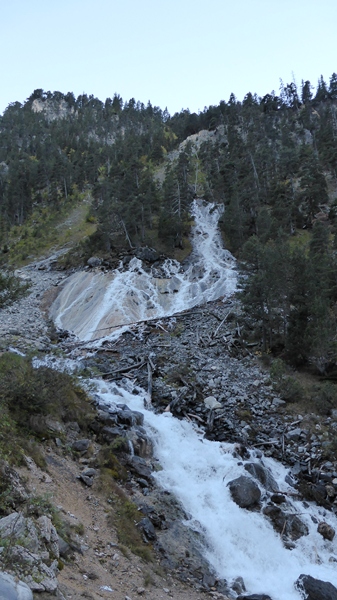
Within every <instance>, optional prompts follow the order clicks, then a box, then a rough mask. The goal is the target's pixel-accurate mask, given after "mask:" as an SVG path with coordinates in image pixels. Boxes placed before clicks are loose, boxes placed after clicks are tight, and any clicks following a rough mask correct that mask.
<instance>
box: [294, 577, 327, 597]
mask: <svg viewBox="0 0 337 600" xmlns="http://www.w3.org/2000/svg"><path fill="white" fill-rule="evenodd" d="M295 587H296V589H297V590H298V591H299V592H300V594H301V596H302V598H303V600H337V589H336V588H335V587H334V586H333V585H332V584H331V583H329V582H328V581H321V580H320V579H314V577H311V576H310V575H300V576H299V578H298V579H297V581H296V583H295Z"/></svg>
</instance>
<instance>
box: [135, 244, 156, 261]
mask: <svg viewBox="0 0 337 600" xmlns="http://www.w3.org/2000/svg"><path fill="white" fill-rule="evenodd" d="M136 257H137V258H139V260H146V261H147V262H150V263H152V262H155V261H156V260H158V258H159V254H158V252H157V251H156V250H154V249H153V248H148V247H145V248H137V250H136Z"/></svg>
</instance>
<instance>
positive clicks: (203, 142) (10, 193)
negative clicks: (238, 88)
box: [0, 74, 337, 600]
mask: <svg viewBox="0 0 337 600" xmlns="http://www.w3.org/2000/svg"><path fill="white" fill-rule="evenodd" d="M195 198H198V199H199V201H200V202H201V199H204V202H206V203H216V204H220V205H223V207H224V213H223V216H222V217H221V221H220V227H221V232H222V237H223V241H224V243H225V245H226V247H227V248H229V249H230V251H231V252H232V253H233V254H234V256H235V257H236V258H237V259H238V261H239V262H238V271H239V279H240V283H239V288H240V290H239V292H238V293H237V295H236V297H235V299H234V298H233V299H232V300H230V301H228V303H227V304H224V303H223V302H222V301H219V302H218V301H212V302H209V303H205V304H204V305H202V306H201V308H200V310H199V309H198V308H194V307H193V306H192V309H191V311H187V312H186V314H185V312H184V311H183V312H182V313H180V314H179V315H178V316H177V317H173V318H171V317H167V320H164V321H160V322H158V323H157V322H149V323H148V324H147V325H146V324H145V325H140V326H138V325H136V324H135V325H134V327H131V328H130V331H128V332H126V334H125V335H123V336H122V337H121V338H120V339H119V340H118V341H116V342H115V343H114V344H109V343H107V344H106V345H105V346H102V348H101V349H100V350H99V351H97V352H96V353H95V356H93V355H92V354H93V353H92V349H89V351H87V350H88V349H86V347H85V345H83V344H82V343H79V340H76V339H75V338H74V337H73V336H72V335H71V334H70V333H69V332H67V331H60V330H57V328H56V327H55V325H54V324H53V323H52V322H51V321H50V320H49V319H48V310H49V306H50V304H51V303H52V301H53V299H54V298H55V296H56V295H57V294H58V292H59V289H60V288H61V287H62V285H63V283H64V280H65V279H66V278H67V277H68V275H69V274H70V273H73V272H74V270H79V269H81V268H85V269H86V271H89V275H91V270H92V274H93V275H94V274H95V275H97V276H100V277H101V278H102V279H103V277H104V276H105V275H106V274H107V275H108V276H111V275H112V271H113V269H115V268H117V267H118V268H119V269H120V272H121V273H122V272H124V271H126V270H127V269H128V265H129V263H130V262H131V261H132V260H133V259H134V258H137V259H138V260H141V261H142V269H144V273H145V274H146V275H147V274H149V273H151V272H152V269H153V270H154V272H155V271H156V272H157V275H156V277H157V278H158V277H159V278H163V277H164V278H165V277H166V275H165V274H164V275H163V272H164V271H163V270H162V269H163V261H164V259H165V257H171V258H176V259H178V260H180V261H181V262H182V264H183V267H182V269H185V268H186V264H187V263H186V262H183V261H186V257H188V256H189V253H190V251H191V242H190V239H189V234H190V232H191V227H192V226H193V219H192V211H191V203H192V201H193V199H195ZM212 210H213V209H212ZM336 211H337V76H336V74H333V75H332V77H331V79H330V81H329V84H327V83H325V82H324V81H323V79H322V78H321V79H320V80H319V83H318V86H317V89H316V90H315V92H314V93H313V89H312V86H311V84H310V82H302V86H301V90H298V89H297V87H296V85H295V84H294V83H291V84H287V85H283V83H281V89H280V94H279V96H277V95H276V94H275V93H274V92H272V93H271V94H268V95H267V96H265V97H264V98H259V97H257V96H253V95H252V94H249V93H248V94H247V95H246V97H245V98H244V100H243V102H239V101H237V100H236V98H235V97H234V96H233V95H232V96H231V97H230V99H229V101H228V102H224V101H222V102H220V104H219V105H218V106H211V107H208V108H205V110H204V111H203V112H202V113H199V114H198V115H197V114H191V113H190V112H189V111H182V112H181V113H177V114H175V115H173V116H171V115H169V114H168V113H167V111H162V110H161V109H160V108H158V107H153V106H152V105H151V104H150V103H149V104H148V105H147V106H144V105H142V104H140V103H137V102H136V101H135V100H134V99H131V100H129V101H127V102H124V101H123V100H122V98H121V97H120V96H118V95H115V96H114V97H113V99H109V98H108V99H107V100H106V101H105V102H104V103H103V102H101V101H100V100H98V99H97V98H94V97H92V96H90V97H87V96H86V95H82V96H79V97H78V98H77V99H75V97H74V96H73V94H72V93H68V94H62V93H60V92H54V93H51V92H44V91H43V90H35V91H34V93H33V94H32V95H31V96H30V98H28V99H27V101H26V102H25V103H24V104H23V105H21V104H19V103H13V104H11V105H10V106H9V107H8V108H7V110H6V111H5V112H4V114H3V116H1V117H0V246H1V256H0V261H1V268H2V275H1V279H0V325H1V332H2V333H1V337H0V349H1V353H0V375H1V377H0V404H1V409H2V414H3V419H2V423H1V426H0V459H1V465H0V467H1V471H2V487H1V490H0V517H1V518H0V529H1V522H2V521H3V518H5V519H8V522H7V521H6V522H5V523H3V522H2V525H3V529H2V530H1V532H0V533H1V536H0V537H1V540H0V546H1V548H3V549H2V550H1V552H0V562H1V566H2V569H9V570H10V569H11V568H12V566H13V564H18V568H17V570H15V569H13V573H15V574H18V575H19V577H20V579H22V580H23V581H26V582H27V583H28V584H29V587H30V588H31V589H32V590H33V591H34V594H35V596H36V597H39V598H40V599H41V600H46V599H47V598H49V597H50V594H53V593H54V592H55V593H56V594H57V597H58V598H59V600H64V598H66V597H69V596H72V597H73V598H80V597H87V598H91V599H94V600H98V598H106V597H110V596H109V594H111V593H112V592H111V591H110V588H111V589H114V593H115V596H114V597H117V598H119V599H120V600H126V599H129V598H130V597H131V598H132V600H133V599H134V598H135V597H138V596H144V597H147V598H149V600H151V599H153V600H154V599H155V598H159V597H166V596H167V595H169V596H171V597H174V598H177V599H179V600H185V599H187V598H195V600H199V598H201V595H202V596H203V597H204V596H205V595H207V596H209V597H213V598H231V599H232V598H236V597H237V596H238V594H239V595H240V594H244V591H245V589H244V584H243V585H242V582H241V581H239V580H240V577H239V578H237V580H235V581H230V582H228V581H225V580H224V579H218V578H217V577H215V575H214V572H213V570H212V568H210V565H209V563H208V562H207V561H206V560H205V559H204V558H202V555H201V554H200V549H199V548H200V539H199V537H198V535H199V533H200V532H199V533H198V535H197V534H196V532H195V530H194V529H193V527H192V528H189V527H185V526H182V525H181V521H182V520H184V519H187V520H188V515H186V514H185V512H184V507H183V506H181V505H180V504H179V502H176V501H175V498H174V496H171V495H170V496H169V499H167V496H166V495H165V494H166V493H165V492H163V491H162V490H161V489H160V488H159V487H158V486H157V485H155V484H154V482H153V475H154V474H155V473H156V470H157V469H158V464H157V463H156V459H154V457H153V455H152V450H151V447H152V446H151V441H149V439H148V437H147V435H146V434H145V433H144V431H141V427H142V424H141V423H140V422H138V421H137V419H138V420H139V419H140V417H139V413H138V416H137V411H134V412H133V411H131V413H132V414H131V416H130V415H127V416H125V415H124V417H125V419H126V421H118V419H122V418H123V415H122V416H120V414H119V413H118V415H119V416H117V417H116V416H113V417H111V415H110V416H109V414H108V412H107V410H106V407H104V405H102V404H100V401H99V400H97V395H95V393H93V390H92V389H90V387H89V389H88V388H87V387H85V389H83V381H84V380H85V379H88V378H95V377H96V378H98V379H99V380H100V382H101V384H102V385H104V384H103V383H102V380H103V379H105V378H106V379H109V376H110V375H111V374H112V375H114V376H116V380H117V381H120V380H122V385H123V386H124V388H125V389H127V385H128V382H130V381H131V382H133V383H134V384H135V385H141V386H142V388H144V389H148V390H149V389H150V392H148V394H149V395H150V398H151V396H152V398H151V399H152V402H153V406H154V408H155V410H156V411H157V412H158V413H160V412H162V411H163V410H164V409H167V410H170V411H171V413H172V415H174V416H175V417H177V418H178V419H179V420H185V421H186V422H188V423H191V422H192V423H194V424H195V425H199V426H201V427H202V428H203V429H202V430H203V432H204V434H205V440H216V441H225V442H226V443H227V442H233V443H236V444H237V446H236V449H235V450H234V451H233V453H234V457H235V458H236V459H237V460H238V464H242V463H241V459H242V460H244V461H246V462H247V461H248V460H249V458H251V457H252V455H250V454H249V452H250V450H249V448H252V447H253V446H254V445H257V447H258V448H259V449H260V450H261V449H262V450H263V451H264V453H265V454H264V455H265V456H266V457H272V458H276V459H278V460H280V461H282V462H283V463H284V464H285V465H287V466H288V467H289V468H290V467H291V469H292V473H293V474H294V478H296V492H290V495H291V494H292V493H294V495H298V496H299V497H300V498H301V499H302V500H304V501H306V500H315V502H316V503H317V504H318V505H319V506H320V507H322V510H323V509H324V511H326V512H325V513H324V515H325V516H324V519H326V520H327V521H329V519H330V517H329V515H331V520H332V518H333V517H334V513H335V512H336V501H335V498H336V497H337V484H336V479H335V477H336V472H337V462H336V444H335V429H336V428H335V418H336V410H337V390H336V383H335V382H336V377H337V357H336V341H337V337H336V336H337V327H336V326H337V280H336V273H337V235H336V234H337V231H336V216H337V212H336ZM192 230H193V227H192ZM204 237H205V236H204ZM90 258H91V259H94V260H93V261H90V260H89V264H88V259H90ZM14 268H16V269H17V270H16V271H15V276H14V275H13V272H12V270H13V269H14ZM95 269H96V271H95ZM201 270H202V267H200V268H199V271H198V272H196V273H195V278H196V280H197V279H198V278H199V279H200V277H201V275H200V272H201ZM158 274H159V275H158ZM93 280H94V279H93ZM27 283H28V286H30V287H29V289H27V287H28V286H27V285H26V284H27ZM21 284H23V285H21ZM103 289H104V288H103V287H102V290H103ZM75 291H76V290H75ZM174 292H177V293H178V290H177V289H175V290H174ZM102 294H103V292H102ZM89 316H90V315H89ZM36 356H38V359H39V360H40V359H41V361H42V362H41V363H36V361H35V362H34V363H33V364H32V357H36ZM66 356H71V359H75V360H76V361H77V362H78V363H79V364H80V372H79V373H78V374H77V375H71V376H70V375H69V374H67V373H59V372H58V370H56V369H54V367H55V366H56V365H62V364H63V360H64V358H65V357H66ZM46 357H47V358H46ZM48 357H49V358H48ZM45 360H47V363H46V362H44V361H45ZM48 360H51V362H50V363H48ZM37 364H39V366H40V368H38V369H37V368H35V367H36V366H37ZM33 365H34V368H33ZM149 365H150V366H149ZM151 365H152V366H151ZM124 375H126V377H124ZM150 375H151V378H150ZM85 385H86V384H85ZM214 401H215V404H214ZM207 402H208V403H209V402H211V404H207ZM212 403H213V404H212ZM124 410H127V411H128V410H129V409H128V407H127V409H125V408H123V409H121V408H120V409H119V412H123V411H124ZM117 412H118V411H117ZM117 412H116V414H117ZM114 419H115V420H114ZM107 423H108V425H107ZM139 425H140V428H138V426H139ZM106 427H107V428H108V429H109V428H110V429H113V428H115V429H116V431H117V430H118V431H117V432H116V431H114V432H112V431H106V430H105V429H106ZM109 436H110V437H109ZM111 436H112V437H111ZM116 436H117V437H116ZM125 440H128V442H130V441H131V442H132V445H134V448H135V449H136V450H135V454H136V456H135V457H133V456H132V457H131V458H130V445H129V444H128V445H127V446H126V445H125V444H126V442H125ZM247 448H248V450H247ZM260 450H257V453H258V452H259V451H260ZM254 452H255V450H254ZM133 458H135V460H133ZM138 458H139V459H140V460H137V459H138ZM142 461H143V462H142ZM159 470H160V467H159ZM247 470H248V469H247ZM259 485H260V487H261V486H262V488H263V494H264V496H263V498H267V502H268V503H269V504H268V506H269V507H270V506H272V509H273V510H271V511H270V510H269V509H267V512H264V514H266V515H269V517H268V518H270V521H271V522H272V523H273V527H274V529H275V531H276V532H277V534H278V535H279V536H280V537H281V538H282V540H283V542H284V545H285V547H286V548H293V547H294V546H293V545H292V544H293V542H294V540H297V538H296V536H297V535H298V536H299V537H301V536H302V535H307V534H306V526H305V525H303V523H302V521H301V519H300V520H299V521H296V519H295V520H294V523H295V525H294V527H293V525H292V523H293V521H292V520H291V524H290V525H289V522H288V521H287V518H286V517H284V514H283V512H282V511H283V508H280V509H279V508H277V509H275V506H274V504H275V503H276V504H277V502H278V500H280V499H279V498H276V500H275V498H274V500H273V499H272V498H271V491H270V489H268V485H267V484H266V482H263V481H260V483H259ZM294 485H295V484H294ZM263 486H265V487H263ZM276 496H277V494H276ZM284 501H285V500H284ZM280 502H281V503H282V502H283V500H282V501H280ZM287 502H288V500H287ZM270 503H274V504H270ZM259 506H260V505H259ZM57 507H59V508H57ZM255 508H256V507H255ZM255 508H254V510H255ZM265 508H266V507H265V506H264V509H263V510H265ZM287 508H289V505H288V503H287V504H286V508H285V510H287ZM268 510H269V513H268ZM291 510H292V509H291ZM273 511H274V512H273ZM277 511H281V513H279V512H277ZM276 513H277V515H279V514H281V517H280V518H283V517H284V519H285V520H284V522H283V521H282V526H280V521H278V520H277V519H278V517H277V515H276ZM321 514H323V513H321ZM13 515H14V516H13ZM18 515H19V516H18ZM270 515H271V516H270ZM275 515H276V516H275ZM286 521H287V523H288V524H287V526H286V525H285V523H286ZM324 522H325V521H324ZM130 523H131V527H130V529H129V525H130ZM135 525H137V527H135ZM288 525H289V527H288ZM22 532H24V534H23V533H22ZM27 532H28V533H27ZM46 532H47V533H46ZM315 535H316V534H315ZM322 535H323V534H322ZM327 535H330V536H331V535H332V537H333V534H332V533H331V531H330V533H328V534H327ZM323 537H324V536H323ZM59 538H61V540H60V539H59ZM23 539H24V540H26V541H25V542H24V543H23ZM324 539H326V540H329V539H330V538H328V537H326V538H324ZM27 540H28V541H27ZM331 540H332V538H331V539H330V541H331ZM56 541H57V544H56V545H55V543H56ZM63 544H65V545H63ZM18 548H19V549H18ZM331 552H332V550H331ZM29 553H33V554H34V553H35V554H37V555H38V559H34V560H35V562H34V569H33V568H31V567H28V566H27V565H28V564H29V560H31V558H29V556H28V555H29ZM331 556H332V557H333V556H334V555H331ZM20 560H21V561H23V564H24V565H25V566H24V567H22V564H21V563H20ZM15 561H17V562H15ZM20 565H21V566H20ZM30 570H32V572H33V576H32V575H31V574H30V573H29V571H30ZM240 576H241V573H240ZM242 576H243V578H244V576H245V573H242ZM1 585H3V586H5V585H6V583H5V582H4V581H2V580H1V576H0V590H1ZM39 586H40V587H39ZM186 586H187V587H186ZM108 588H109V589H108ZM25 589H26V588H25ZM262 591H263V590H262ZM25 593H26V597H24V600H30V598H31V596H30V595H29V592H28V591H27V589H26V592H25ZM35 596H34V597H35ZM240 597H241V596H240ZM242 597H245V596H244V595H243V596H242ZM263 597H265V598H269V596H263V595H262V596H259V598H263ZM20 600H21V598H20Z"/></svg>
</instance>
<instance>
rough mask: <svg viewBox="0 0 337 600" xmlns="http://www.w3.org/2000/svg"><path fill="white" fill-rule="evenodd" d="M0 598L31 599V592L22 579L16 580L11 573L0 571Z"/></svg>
mask: <svg viewBox="0 0 337 600" xmlns="http://www.w3.org/2000/svg"><path fill="white" fill-rule="evenodd" d="M0 599H1V600H33V594H32V592H31V590H30V588H29V587H28V585H27V584H26V583H24V582H23V581H17V578H14V577H12V575H9V574H8V573H3V572H0Z"/></svg>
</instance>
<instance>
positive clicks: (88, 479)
mask: <svg viewBox="0 0 337 600" xmlns="http://www.w3.org/2000/svg"><path fill="white" fill-rule="evenodd" d="M79 479H80V480H81V481H83V483H85V485H87V486H88V487H91V486H92V485H93V483H94V480H93V479H92V477H87V475H83V474H82V473H81V474H80V475H79Z"/></svg>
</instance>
